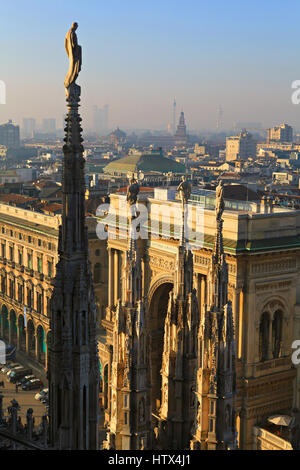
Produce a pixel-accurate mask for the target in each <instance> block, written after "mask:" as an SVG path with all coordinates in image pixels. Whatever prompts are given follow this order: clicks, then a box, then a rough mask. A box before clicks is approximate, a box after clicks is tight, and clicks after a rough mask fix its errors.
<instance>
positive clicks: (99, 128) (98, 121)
mask: <svg viewBox="0 0 300 470" xmlns="http://www.w3.org/2000/svg"><path fill="white" fill-rule="evenodd" d="M108 109H109V107H108V104H106V105H105V106H104V107H103V108H98V106H94V107H93V121H94V132H96V134H99V135H106V134H107V132H108Z"/></svg>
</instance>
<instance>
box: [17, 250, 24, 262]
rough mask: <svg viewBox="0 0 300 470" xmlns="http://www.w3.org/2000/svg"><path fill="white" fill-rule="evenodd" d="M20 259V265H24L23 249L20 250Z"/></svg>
mask: <svg viewBox="0 0 300 470" xmlns="http://www.w3.org/2000/svg"><path fill="white" fill-rule="evenodd" d="M18 261H19V265H20V266H22V265H23V253H22V251H21V250H19V251H18Z"/></svg>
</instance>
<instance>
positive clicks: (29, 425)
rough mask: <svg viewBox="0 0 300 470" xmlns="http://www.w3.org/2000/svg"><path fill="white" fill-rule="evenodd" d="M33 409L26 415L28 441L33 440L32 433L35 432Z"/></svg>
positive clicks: (29, 409)
mask: <svg viewBox="0 0 300 470" xmlns="http://www.w3.org/2000/svg"><path fill="white" fill-rule="evenodd" d="M32 414H33V409H32V408H28V410H27V413H26V419H27V439H28V440H29V441H31V440H32V431H33V418H32Z"/></svg>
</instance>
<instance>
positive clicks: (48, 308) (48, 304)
mask: <svg viewBox="0 0 300 470" xmlns="http://www.w3.org/2000/svg"><path fill="white" fill-rule="evenodd" d="M50 313H51V303H50V297H47V314H48V315H50Z"/></svg>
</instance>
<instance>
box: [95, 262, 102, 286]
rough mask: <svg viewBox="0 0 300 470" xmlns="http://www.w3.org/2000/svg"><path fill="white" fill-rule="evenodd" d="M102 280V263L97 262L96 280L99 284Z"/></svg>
mask: <svg viewBox="0 0 300 470" xmlns="http://www.w3.org/2000/svg"><path fill="white" fill-rule="evenodd" d="M100 281H101V264H100V263H96V264H95V266H94V282H95V283H96V284H97V283H98V282H100Z"/></svg>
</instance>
